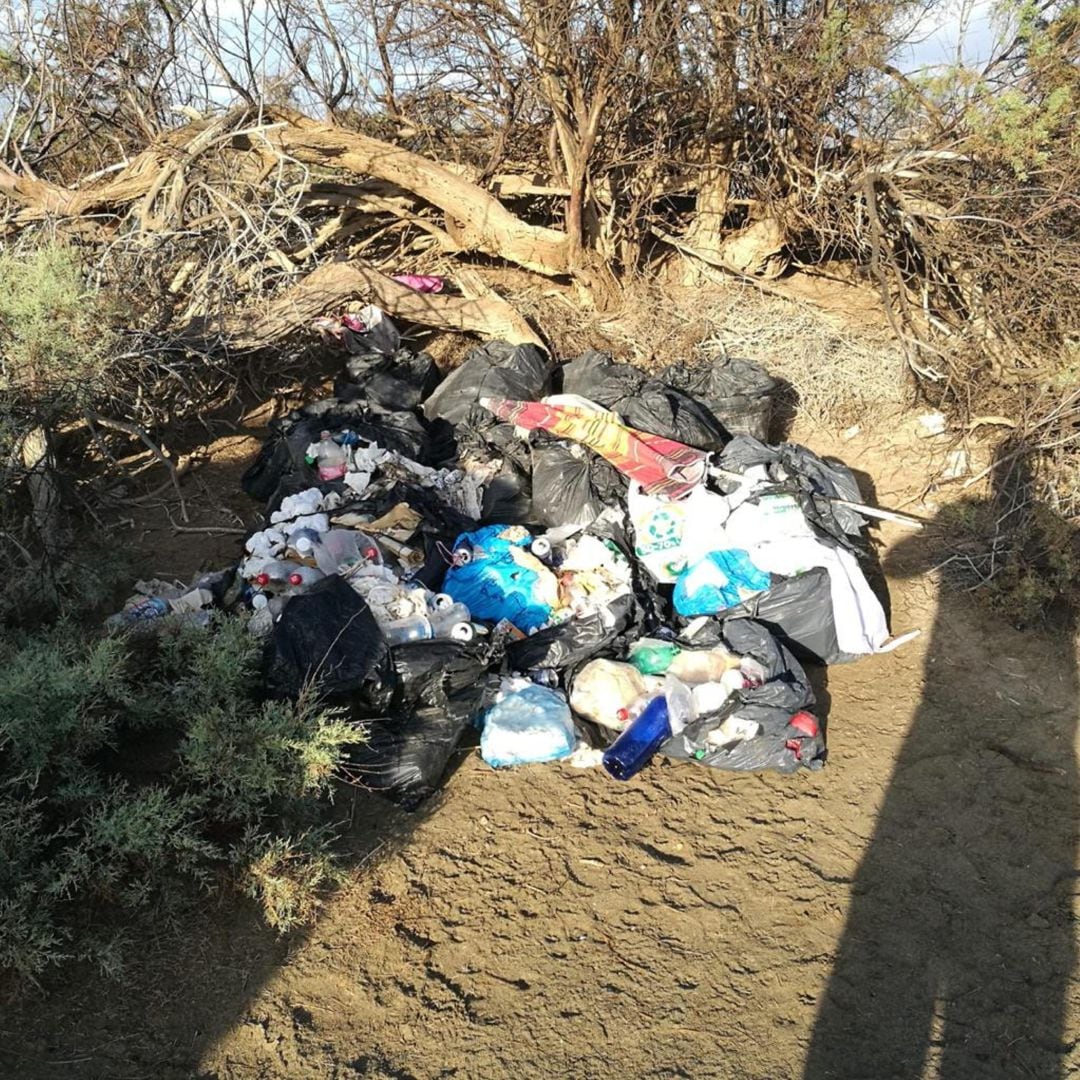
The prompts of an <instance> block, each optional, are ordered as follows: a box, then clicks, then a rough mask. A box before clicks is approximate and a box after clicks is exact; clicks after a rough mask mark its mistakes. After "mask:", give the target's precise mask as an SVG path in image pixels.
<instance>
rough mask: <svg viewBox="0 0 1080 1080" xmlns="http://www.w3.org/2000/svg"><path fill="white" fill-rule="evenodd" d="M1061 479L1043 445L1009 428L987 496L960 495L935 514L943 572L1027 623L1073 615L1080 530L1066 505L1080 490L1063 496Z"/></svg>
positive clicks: (1078, 592)
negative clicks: (1059, 494)
mask: <svg viewBox="0 0 1080 1080" xmlns="http://www.w3.org/2000/svg"><path fill="white" fill-rule="evenodd" d="M1074 475H1075V473H1074ZM1056 479H1057V478H1056V477H1055V476H1051V475H1049V474H1048V459H1047V456H1046V455H1045V454H1044V453H1040V452H1039V450H1038V449H1037V448H1035V447H1033V446H1031V445H1030V444H1029V443H1028V442H1027V441H1026V440H1025V439H1023V438H1019V437H1016V436H1011V437H1010V438H1008V439H1006V440H1004V441H1003V442H1002V443H1001V444H1000V445H999V446H998V447H997V449H996V450H995V454H994V462H993V465H992V468H991V473H990V479H989V492H988V495H987V497H985V498H982V499H974V498H972V499H965V500H962V501H960V502H957V503H954V504H952V505H951V506H948V507H946V508H944V509H943V510H942V513H941V516H940V517H939V519H938V521H937V522H936V531H937V532H938V533H939V535H940V539H941V541H942V543H943V544H944V545H945V547H946V548H947V550H948V551H949V555H948V557H947V558H946V559H945V560H944V561H943V562H942V563H941V564H940V566H941V569H942V571H943V575H944V580H945V581H946V582H947V583H949V584H951V585H953V586H954V587H958V588H962V589H965V590H967V591H969V592H971V593H972V594H973V595H974V596H975V597H976V598H977V599H979V600H981V601H982V602H984V603H985V604H986V605H987V606H988V607H989V608H990V609H991V610H992V611H993V612H994V614H995V615H996V616H997V617H998V618H1001V619H1004V620H1005V621H1007V622H1009V623H1011V624H1012V625H1014V626H1018V627H1021V628H1023V627H1028V626H1033V625H1037V624H1039V623H1042V622H1045V621H1046V620H1047V619H1048V618H1050V617H1051V616H1054V615H1062V614H1064V615H1065V616H1066V617H1067V619H1068V621H1070V622H1071V621H1072V620H1073V619H1074V617H1075V616H1074V614H1073V613H1074V612H1075V611H1076V610H1077V604H1078V602H1080V530H1077V529H1076V527H1075V521H1074V520H1071V519H1070V516H1069V514H1068V510H1067V507H1069V506H1074V502H1073V500H1075V497H1076V496H1075V493H1073V494H1072V495H1071V496H1070V499H1069V501H1067V502H1064V503H1063V502H1060V501H1058V500H1057V499H1056V498H1055V496H1054V491H1055V480H1056Z"/></svg>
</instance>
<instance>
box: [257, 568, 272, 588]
mask: <svg viewBox="0 0 1080 1080" xmlns="http://www.w3.org/2000/svg"><path fill="white" fill-rule="evenodd" d="M255 584H256V585H269V584H270V575H269V574H268V573H267V572H266V571H265V570H264V571H263V572H262V573H261V574H256V575H255Z"/></svg>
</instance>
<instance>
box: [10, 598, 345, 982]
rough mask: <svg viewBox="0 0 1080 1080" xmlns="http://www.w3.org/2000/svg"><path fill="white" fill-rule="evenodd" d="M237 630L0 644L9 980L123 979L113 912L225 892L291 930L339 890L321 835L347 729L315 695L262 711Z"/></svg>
mask: <svg viewBox="0 0 1080 1080" xmlns="http://www.w3.org/2000/svg"><path fill="white" fill-rule="evenodd" d="M258 656H259V646H258V643H257V642H256V641H255V640H254V639H253V638H251V637H250V635H248V634H247V633H246V632H245V629H244V626H243V624H242V623H241V622H240V621H239V620H228V619H227V620H223V621H222V622H221V623H220V624H219V625H217V626H216V627H215V628H214V629H213V630H212V631H210V632H207V631H204V630H198V629H193V628H187V629H178V630H175V631H174V630H169V631H167V632H165V633H164V634H163V635H162V636H161V637H160V638H157V639H153V640H149V641H148V640H143V639H116V638H106V639H102V640H88V639H87V636H86V635H85V633H83V632H82V631H81V630H80V629H79V628H78V627H77V626H75V625H74V624H71V623H60V624H58V625H56V626H55V627H53V628H51V629H50V630H48V631H45V632H40V633H38V634H36V635H32V636H28V635H21V636H16V635H13V634H12V633H10V632H9V633H8V634H7V635H6V636H0V967H3V968H6V969H9V970H11V971H13V972H15V973H17V974H18V975H20V976H23V977H26V978H31V979H33V978H35V977H36V976H38V975H39V974H40V973H41V972H42V971H43V970H44V969H46V968H47V967H48V966H49V965H51V964H55V963H58V962H60V961H62V960H65V959H68V958H71V957H93V958H94V959H96V960H98V961H99V962H100V963H101V964H102V965H103V966H104V967H105V968H107V969H108V970H115V968H116V966H117V963H118V957H119V956H120V955H122V953H121V952H120V951H118V950H117V948H116V947H115V942H111V941H110V940H109V938H108V936H107V935H105V934H103V928H104V927H106V926H107V925H108V923H109V922H110V920H111V919H112V918H114V917H115V915H116V913H118V912H122V913H123V914H124V917H125V919H126V920H128V921H130V918H131V917H132V916H142V917H146V918H154V917H160V916H161V915H162V914H163V913H164V912H166V911H167V910H169V908H170V907H171V906H172V905H174V904H176V903H177V902H178V900H180V899H182V898H183V897H185V896H190V895H191V889H192V887H195V888H196V889H203V890H215V889H218V888H220V887H221V886H222V885H226V886H228V885H231V886H232V887H235V888H237V889H239V890H241V891H243V892H245V893H246V894H247V895H249V896H252V897H253V898H255V899H256V900H258V901H259V902H260V904H261V906H262V909H263V911H264V914H265V917H266V920H267V922H268V923H269V924H270V925H271V926H273V927H275V928H277V929H279V930H281V931H285V930H289V929H291V928H293V927H294V926H297V925H299V924H300V923H302V922H304V921H306V920H308V919H310V918H311V916H312V915H313V914H314V912H315V911H316V910H317V908H318V905H319V902H320V896H321V894H322V892H323V890H324V889H325V888H326V886H328V885H330V884H333V883H334V882H335V881H336V880H337V870H336V868H335V865H334V860H333V856H332V849H331V841H332V835H333V833H332V829H331V828H329V827H328V825H327V822H326V812H327V805H328V803H329V801H330V799H329V797H330V795H331V793H332V787H331V785H332V782H333V776H334V772H335V769H336V767H337V765H338V762H339V760H340V758H341V755H342V748H343V746H344V745H345V744H346V743H349V742H354V741H355V739H356V735H355V731H354V730H353V728H352V727H351V726H350V725H348V724H345V723H342V722H341V721H340V720H339V719H338V718H337V717H336V716H335V715H334V714H333V713H330V712H327V711H325V710H323V709H321V708H320V707H319V705H318V703H317V701H316V699H315V697H314V695H310V696H308V697H306V698H304V699H303V700H301V701H300V702H298V703H296V704H291V703H276V702H262V701H260V700H259V699H258Z"/></svg>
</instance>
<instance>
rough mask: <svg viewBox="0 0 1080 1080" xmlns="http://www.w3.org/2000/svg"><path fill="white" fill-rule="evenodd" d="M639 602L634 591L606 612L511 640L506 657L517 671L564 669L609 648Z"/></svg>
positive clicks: (634, 611) (616, 601) (626, 625)
mask: <svg viewBox="0 0 1080 1080" xmlns="http://www.w3.org/2000/svg"><path fill="white" fill-rule="evenodd" d="M636 612H637V604H636V601H635V599H634V597H633V595H632V594H631V593H625V594H624V595H622V596H620V597H618V598H616V600H615V601H614V602H613V603H612V604H611V606H610V607H609V608H608V609H607V610H606V611H604V612H599V611H597V612H593V613H592V614H591V615H586V616H585V617H583V618H577V619H570V620H569V621H567V622H564V623H560V624H559V625H558V626H549V627H547V628H546V629H544V630H538V631H537V632H536V633H535V634H532V635H531V636H529V637H527V638H523V639H522V640H520V641H514V642H511V643H510V645H509V646H507V649H506V658H507V662H508V663H509V665H510V667H511V668H512V669H513V670H515V671H532V670H533V669H535V668H554V669H555V670H556V671H565V670H568V669H570V668H574V667H577V666H578V665H579V664H583V663H585V661H587V660H591V659H592V658H593V657H594V656H597V655H598V654H599V653H601V652H603V651H604V650H606V649H610V648H611V647H612V645H613V644H614V643H615V642H616V641H617V640H618V638H619V636H620V635H621V634H622V633H624V631H625V630H626V628H627V627H628V626H629V625H630V624H631V621H632V620H633V618H634V615H635V613H636Z"/></svg>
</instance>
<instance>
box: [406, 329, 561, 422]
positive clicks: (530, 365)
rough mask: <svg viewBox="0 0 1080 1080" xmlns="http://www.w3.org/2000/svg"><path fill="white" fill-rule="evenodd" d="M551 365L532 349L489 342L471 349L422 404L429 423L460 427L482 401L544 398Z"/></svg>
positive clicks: (533, 347)
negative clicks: (484, 398)
mask: <svg viewBox="0 0 1080 1080" xmlns="http://www.w3.org/2000/svg"><path fill="white" fill-rule="evenodd" d="M553 367H554V364H553V361H552V360H551V358H550V357H549V356H548V355H547V353H545V352H544V351H543V350H541V349H538V348H537V347H536V346H535V345H508V344H507V343H506V342H505V341H493V342H490V343H489V344H487V345H484V346H483V347H482V348H479V349H473V350H472V352H470V353H469V355H468V356H467V357H466V358H465V362H464V363H463V364H462V365H461V367H459V368H458V369H457V370H456V371H453V372H451V373H450V374H449V375H448V376H447V377H446V378H445V379H444V380H443V382H442V383H441V384H440V385H439V387H438V388H437V389H436V390H435V392H434V393H433V394H432V395H431V396H430V397H429V398H428V399H427V401H425V402H424V415H425V416H426V417H427V418H428V419H429V420H434V419H441V420H446V421H448V422H449V423H451V424H460V423H461V422H462V421H464V420H465V419H466V418H467V417H468V415H469V410H470V409H471V408H472V406H473V405H475V404H476V403H477V402H478V401H479V400H480V398H482V397H492V398H511V399H512V400H514V401H538V400H539V399H540V398H542V397H543V396H544V393H545V390H546V387H547V385H548V380H549V379H550V377H551V371H552V368H553Z"/></svg>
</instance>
